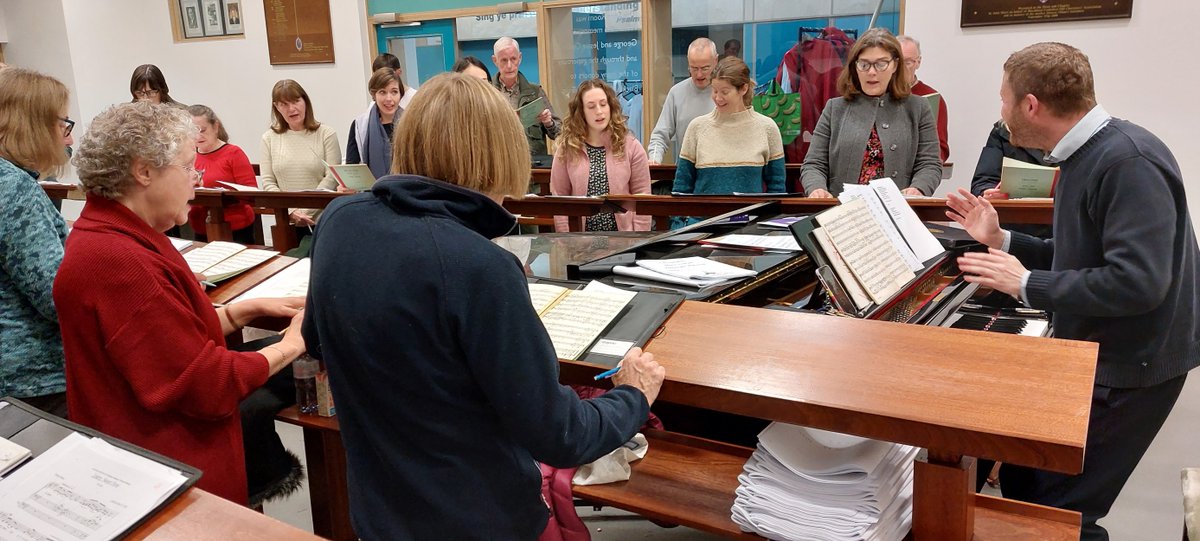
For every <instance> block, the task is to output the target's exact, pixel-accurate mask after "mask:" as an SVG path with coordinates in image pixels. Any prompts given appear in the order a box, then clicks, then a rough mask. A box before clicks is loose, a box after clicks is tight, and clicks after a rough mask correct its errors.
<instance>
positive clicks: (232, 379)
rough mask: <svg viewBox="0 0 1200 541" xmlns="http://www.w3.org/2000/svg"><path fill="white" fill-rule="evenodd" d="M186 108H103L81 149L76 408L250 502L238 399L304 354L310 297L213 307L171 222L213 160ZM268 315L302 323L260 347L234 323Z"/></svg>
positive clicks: (57, 293)
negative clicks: (245, 342)
mask: <svg viewBox="0 0 1200 541" xmlns="http://www.w3.org/2000/svg"><path fill="white" fill-rule="evenodd" d="M195 143H196V127H195V125H194V124H193V123H192V117H191V115H189V114H188V113H187V112H186V111H184V110H182V109H179V108H176V107H173V106H170V105H165V104H151V103H147V102H138V103H125V104H120V105H116V106H113V107H111V108H109V109H108V110H106V111H104V112H103V113H101V114H100V115H99V116H97V117H96V118H95V119H94V120H93V121H92V124H91V126H90V128H89V129H88V132H87V133H86V134H84V136H83V138H82V140H81V141H80V144H79V151H78V152H76V153H75V161H74V163H75V166H76V169H77V171H78V174H79V179H80V182H81V184H82V185H83V187H84V188H86V189H87V192H88V195H87V203H86V204H85V205H84V208H83V211H82V212H81V213H80V215H79V220H78V221H76V222H75V228H74V230H73V232H72V233H71V236H70V237H69V239H68V241H67V246H66V253H65V255H64V257H63V263H62V266H61V268H60V269H59V273H58V277H57V278H56V279H55V281H54V301H55V305H56V306H58V309H59V321H60V323H61V327H62V335H63V348H64V350H65V353H66V360H67V361H66V364H67V368H66V379H67V387H68V388H69V389H70V391H69V392H68V393H67V403H68V407H69V408H70V411H71V418H72V420H74V421H76V422H79V423H81V424H84V425H87V426H90V427H92V428H95V429H97V430H100V431H101V432H105V433H107V434H110V435H112V436H115V437H118V438H121V439H124V440H126V441H129V442H131V443H133V444H135V445H140V446H142V447H145V448H147V449H150V450H152V451H155V452H158V453H161V454H164V455H167V456H169V457H172V458H175V459H177V460H181V461H183V462H185V463H188V464H191V465H193V466H197V467H199V468H200V469H202V470H203V471H204V477H203V478H201V480H200V482H199V486H200V487H201V488H203V489H205V490H208V491H210V492H213V493H215V494H217V495H219V496H222V497H224V498H227V499H229V500H232V501H234V502H238V503H242V504H245V503H246V502H247V501H248V497H247V496H248V495H247V485H246V469H245V466H244V462H243V447H242V432H241V430H240V425H241V423H240V421H239V416H238V412H239V403H240V402H242V400H243V399H245V398H246V397H247V396H249V395H250V394H251V393H252V392H254V391H255V390H256V389H258V388H259V387H262V386H263V384H264V383H266V382H267V378H268V377H270V376H271V375H272V374H275V373H277V372H279V371H280V370H282V369H283V368H284V367H286V366H288V365H289V364H290V363H291V362H292V360H294V359H295V358H296V357H298V356H299V355H300V354H302V353H304V351H305V345H304V340H303V338H301V336H300V332H299V323H300V321H301V320H300V314H301V313H302V308H303V305H304V299H303V298H292V299H265V300H261V301H246V302H242V303H238V304H234V305H231V306H226V307H221V308H215V309H214V308H213V306H212V303H211V302H210V301H209V299H208V296H207V295H205V293H204V289H203V288H201V286H200V284H199V283H198V282H197V280H196V279H195V277H194V275H193V274H192V272H191V270H189V269H188V265H187V263H186V262H184V259H183V256H182V255H180V253H179V251H178V250H176V249H175V248H174V247H173V246H172V245H171V243H170V241H169V240H168V239H167V237H166V236H164V235H163V231H165V230H167V229H169V228H171V227H173V226H176V225H180V224H183V223H184V222H186V221H187V214H188V201H189V200H190V199H192V197H193V196H194V191H193V189H194V188H195V186H196V184H197V183H198V182H199V181H200V178H201V176H203V174H204V172H203V171H198V170H196V169H194V168H193V164H194V160H195V159H196V144H195ZM258 317H292V327H291V328H290V330H291V331H292V332H290V333H288V334H286V335H285V336H284V338H283V339H282V340H281V341H279V342H278V343H275V344H272V345H269V346H267V347H265V348H262V349H260V350H258V351H254V352H237V351H232V350H230V349H228V348H227V347H226V343H225V335H227V334H229V333H232V332H235V331H238V330H239V329H241V328H242V326H243V325H245V324H246V323H248V322H249V321H251V320H253V319H255V318H258Z"/></svg>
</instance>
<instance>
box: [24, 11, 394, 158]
mask: <svg viewBox="0 0 1200 541" xmlns="http://www.w3.org/2000/svg"><path fill="white" fill-rule="evenodd" d="M5 2H6V5H7V15H8V19H9V20H8V21H7V22H8V27H9V34H10V37H11V38H12V42H13V43H12V44H11V45H10V49H9V50H10V51H12V52H13V53H14V54H13V55H12V56H11V57H10V58H11V62H12V63H14V64H20V65H24V66H27V67H31V68H34V69H38V70H40V71H43V72H46V73H50V74H54V75H55V76H59V77H60V79H62V80H63V82H64V83H66V84H67V85H68V86H70V87H71V92H72V94H73V97H74V98H75V100H77V101H76V103H77V104H78V110H77V113H78V118H79V119H80V120H81V121H82V122H81V125H80V126H77V127H76V130H82V129H86V124H88V123H89V122H90V121H91V119H92V118H93V117H95V116H96V114H98V113H99V112H100V111H102V110H103V109H104V108H105V107H107V106H109V105H111V104H113V103H118V102H124V101H129V99H130V96H129V76H130V74H131V73H132V72H133V69H134V68H135V67H137V66H138V65H140V64H155V65H157V66H158V67H159V68H161V69H162V70H163V73H164V74H165V75H166V78H167V84H168V85H169V86H170V88H171V96H172V97H174V98H175V99H177V100H178V101H181V102H183V103H187V104H192V103H203V104H205V105H208V106H210V107H212V108H213V109H214V110H215V111H216V112H217V115H218V116H220V117H221V119H222V121H223V122H224V123H225V126H226V129H227V130H228V131H229V133H230V138H231V141H230V142H232V143H234V144H236V145H238V146H241V147H242V148H243V149H245V151H246V153H247V154H248V155H249V156H250V160H251V161H252V162H256V163H257V162H258V159H259V144H260V141H261V136H262V133H263V132H264V131H266V130H267V128H268V127H269V126H270V107H271V87H272V85H274V84H275V82H276V81H278V80H280V79H295V80H296V81H298V82H299V83H300V84H301V85H302V86H303V87H304V88H305V90H307V91H308V94H309V96H310V97H311V98H312V100H313V110H314V112H315V113H316V117H317V120H319V121H321V122H324V123H329V124H330V125H332V126H333V127H335V128H337V131H338V140H339V141H340V142H341V144H342V146H343V148H344V147H345V143H346V141H345V139H346V133H345V132H347V131H348V130H349V127H350V121H351V120H353V118H354V117H355V116H357V115H358V114H360V113H361V112H362V110H363V108H364V107H365V105H366V104H367V103H368V102H369V100H370V98H369V96H368V95H367V77H368V75H369V74H368V71H369V68H370V60H371V58H370V57H368V56H367V55H368V54H369V53H368V48H367V47H368V43H367V31H366V23H365V21H366V8H365V5H364V3H363V2H362V0H330V12H331V22H332V24H333V40H334V52H335V57H336V60H337V61H336V62H335V63H333V64H308V65H296V66H272V65H271V64H270V61H269V58H268V55H267V47H266V26H265V24H264V23H263V3H262V2H242V9H243V18H244V20H245V24H244V27H245V32H246V34H245V39H230V40H219V41H202V42H185V43H175V42H174V41H173V39H172V34H171V27H170V20H171V19H170V13H169V11H168V4H167V2H165V1H163V0H152V1H151V0H105V1H104V2H96V1H94V0H53V1H47V0H5ZM33 6H37V7H36V8H34V7H33ZM22 7H25V8H26V9H21V8H22ZM52 12H57V13H52ZM55 15H57V17H55ZM47 25H49V27H50V28H54V27H55V26H56V25H58V26H61V27H62V28H63V29H64V30H65V36H64V35H61V34H60V35H53V34H52V35H48V36H42V35H39V34H41V33H43V32H44V29H45V28H46V26H47ZM19 32H27V33H28V34H29V35H24V36H22V35H18V33H19ZM64 38H65V39H64ZM24 43H29V44H32V46H31V47H23V44H24ZM68 43H69V46H70V47H69V50H68ZM20 48H27V49H34V50H36V51H37V53H32V54H31V55H30V56H18V55H17V54H16V51H17V50H18V49H20ZM64 71H66V72H67V73H66V75H65V76H64V75H62V74H63V72H64ZM80 133H82V131H80Z"/></svg>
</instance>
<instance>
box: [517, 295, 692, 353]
mask: <svg viewBox="0 0 1200 541" xmlns="http://www.w3.org/2000/svg"><path fill="white" fill-rule="evenodd" d="M529 282H530V283H534V284H550V285H556V286H559V287H565V288H567V289H583V288H584V287H586V286H587V282H582V281H574V280H550V279H545V278H530V279H529ZM683 300H684V296H683V295H682V294H679V293H658V292H650V291H640V292H638V293H637V294H636V295H634V297H633V299H632V300H630V301H629V303H628V304H626V305H625V308H624V309H623V310H622V311H621V313H620V314H618V315H617V317H616V318H614V319H613V321H612V322H611V323H609V325H608V327H606V328H605V329H604V331H602V332H601V333H600V336H599V337H598V338H597V339H596V340H595V341H594V342H593V343H592V344H591V345H589V346H588V348H587V349H586V350H585V352H584V354H583V355H582V356H580V357H579V359H578V360H580V361H583V362H586V363H591V364H597V365H601V366H607V367H610V368H611V367H614V366H616V365H617V363H618V362H621V359H623V358H624V356H618V355H609V354H605V353H598V352H595V351H592V346H594V345H595V344H596V343H599V342H600V341H601V340H611V341H615V342H632V343H633V345H634V346H637V347H645V346H646V342H649V341H650V338H652V337H653V336H654V335H655V334H657V333H658V330H659V328H660V327H662V326H663V324H664V323H665V322H666V321H667V318H669V317H671V314H673V313H674V312H675V309H676V308H679V305H680V304H682V303H683Z"/></svg>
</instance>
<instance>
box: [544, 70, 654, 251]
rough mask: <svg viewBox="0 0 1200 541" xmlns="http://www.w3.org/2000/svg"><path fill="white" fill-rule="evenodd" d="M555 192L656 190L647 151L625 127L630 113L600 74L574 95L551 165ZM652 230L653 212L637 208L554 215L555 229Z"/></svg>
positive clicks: (571, 193) (551, 177)
mask: <svg viewBox="0 0 1200 541" xmlns="http://www.w3.org/2000/svg"><path fill="white" fill-rule="evenodd" d="M550 193H552V194H554V195H585V196H603V195H608V194H616V195H624V194H640V193H650V164H649V162H647V161H646V151H645V150H644V149H643V148H642V144H641V143H640V142H638V140H637V138H636V137H634V136H633V134H631V133H629V130H628V129H626V127H625V115H624V113H622V112H621V103H620V102H619V101H618V100H617V96H616V94H615V93H614V92H613V89H612V87H610V86H608V84H606V83H605V82H604V81H601V80H600V79H592V80H590V81H584V82H583V83H582V84H580V85H579V90H577V91H576V92H575V95H574V96H573V97H572V98H571V107H570V109H569V112H568V114H567V118H565V119H563V128H562V134H561V135H559V136H558V149H557V151H556V152H555V154H554V165H553V166H552V168H551V169H550ZM571 219H573V220H576V221H577V225H578V226H579V227H577V228H576V229H578V230H580V231H649V230H650V217H649V216H639V215H636V214H633V213H632V212H626V213H624V214H613V213H611V212H605V213H601V214H597V215H595V216H585V217H578V218H568V217H566V216H555V217H554V230H555V231H559V232H566V231H569V230H570V227H569V222H568V220H571Z"/></svg>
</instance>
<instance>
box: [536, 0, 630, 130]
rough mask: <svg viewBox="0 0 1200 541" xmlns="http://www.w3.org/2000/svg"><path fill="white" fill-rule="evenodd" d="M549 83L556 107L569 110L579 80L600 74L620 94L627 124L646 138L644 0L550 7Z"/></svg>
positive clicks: (558, 112) (557, 110) (551, 99)
mask: <svg viewBox="0 0 1200 541" xmlns="http://www.w3.org/2000/svg"><path fill="white" fill-rule="evenodd" d="M547 15H548V16H549V17H550V36H548V38H549V39H548V46H547V48H546V50H547V54H549V55H550V68H549V69H550V77H549V80H550V84H549V85H547V86H548V88H547V92H548V93H549V95H550V102H551V103H552V104H553V105H554V111H555V112H556V113H557V114H558V115H559V116H562V115H565V114H566V113H567V105H568V103H569V102H570V99H571V96H572V95H573V94H574V93H575V89H576V88H578V87H579V83H581V82H583V81H586V80H588V79H593V78H597V77H599V78H600V79H603V80H604V81H606V82H607V83H608V84H609V85H610V86H612V87H613V90H615V91H616V93H617V98H618V99H619V100H620V102H621V109H622V111H624V113H625V115H626V116H628V117H629V119H628V121H627V125H628V126H629V130H630V131H631V132H632V133H633V135H634V136H635V137H637V138H638V140H639V141H644V140H645V139H644V138H643V137H642V131H643V126H642V3H641V2H619V3H610V4H600V5H591V6H578V7H562V8H550V9H548V10H547Z"/></svg>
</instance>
